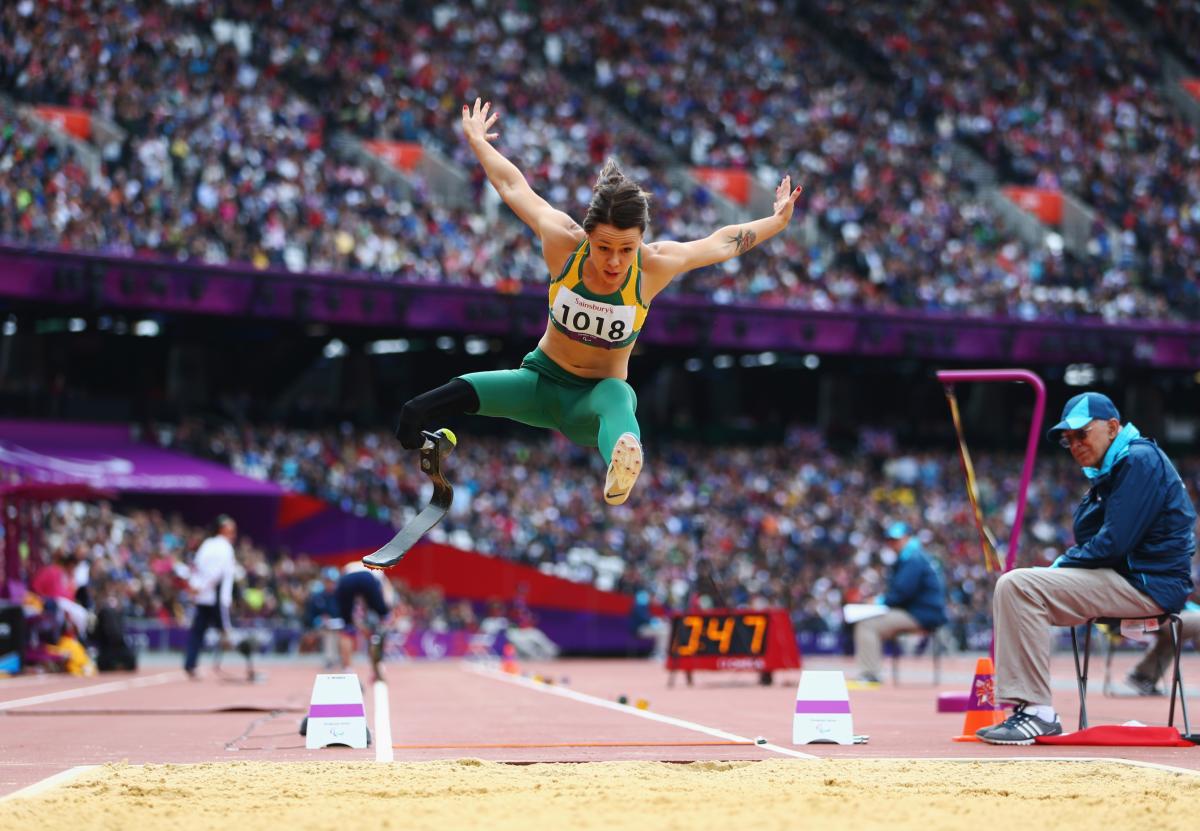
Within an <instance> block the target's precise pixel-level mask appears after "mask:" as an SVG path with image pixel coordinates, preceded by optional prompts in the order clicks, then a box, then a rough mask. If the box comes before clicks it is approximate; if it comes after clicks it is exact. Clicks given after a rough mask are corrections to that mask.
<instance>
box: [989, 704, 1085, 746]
mask: <svg viewBox="0 0 1200 831" xmlns="http://www.w3.org/2000/svg"><path fill="white" fill-rule="evenodd" d="M1062 731H1063V729H1062V722H1060V721H1059V720H1058V716H1055V717H1054V721H1046V720H1045V719H1043V718H1038V717H1037V716H1035V715H1034V714H1033V713H1030V712H1027V711H1026V709H1025V705H1024V704H1021V705H1018V706H1017V707H1015V708H1014V709H1013V711H1012V715H1011V716H1009V717H1008V718H1006V719H1005V720H1004V721H1002V722H1000V723H999V724H994V725H992V726H991V727H984V728H982V729H980V730H976V731H975V735H976V736H977V737H979V740H980V741H984V742H987V743H988V744H1033V740H1034V739H1036V738H1037V737H1038V736H1058V735H1061V734H1062Z"/></svg>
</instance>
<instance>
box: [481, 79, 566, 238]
mask: <svg viewBox="0 0 1200 831" xmlns="http://www.w3.org/2000/svg"><path fill="white" fill-rule="evenodd" d="M491 106H492V105H491V102H488V103H486V104H484V103H481V102H480V99H478V98H476V99H475V106H474V107H469V106H467V105H466V104H463V109H462V127H463V134H464V135H465V136H466V138H467V144H468V145H470V147H471V151H472V152H474V153H475V157H476V158H478V159H479V163H480V164H481V165H483V172H484V173H486V174H487V177H488V181H489V182H491V183H492V186H493V187H494V188H496V192H497V193H499V194H500V198H501V199H503V200H504V202H505V204H506V205H508V207H510V208H512V209H513V213H515V214H516V215H517V216H518V217H520V219H521V221H522V222H524V223H525V224H526V225H528V226H529V227H530V228H531V229H533V232H534V233H535V234H537V235H538V236H539V237H540V238H541V239H542V245H543V246H546V245H547V244H548V243H549V244H554V243H558V244H563V245H574V243H575V242H577V241H578V239H579V238H580V237H581V235H582V234H583V230H582V229H581V228H580V227H579V225H578V224H577V223H576V222H575V221H574V220H573V219H571V218H570V217H569V216H567V215H566V214H565V213H563V212H562V211H558V210H555V209H554V208H552V207H551V206H550V203H548V202H547V201H546V200H545V199H543V198H542V197H540V196H538V195H537V194H536V193H535V192H534V190H533V188H531V187H530V186H529V183H528V182H527V181H525V175H524V174H523V173H521V171H520V170H519V169H517V166H516V165H515V164H513V163H512V162H510V161H509V160H508V159H506V158H505V157H504V155H503V154H502V153H500V151H499V150H497V149H496V148H495V147H492V141H493V139H496V138H498V137H499V135H500V134H499V133H492V132H488V131H489V130H490V129H491V128H492V127H493V126H494V125H495V123H496V119H498V118H499V117H500V114H499V113H495V112H493V113H491V114H490V115H489V114H488V110H489V109H490V108H491ZM564 236H569V237H570V238H569V240H566V241H564V240H563V239H562V238H563V237H564ZM547 237H550V239H547Z"/></svg>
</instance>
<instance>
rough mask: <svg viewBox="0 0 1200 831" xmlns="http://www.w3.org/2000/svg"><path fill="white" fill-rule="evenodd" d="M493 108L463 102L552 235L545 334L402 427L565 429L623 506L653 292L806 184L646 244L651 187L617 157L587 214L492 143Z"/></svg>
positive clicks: (770, 222) (510, 195) (714, 259)
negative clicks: (563, 204) (633, 371)
mask: <svg viewBox="0 0 1200 831" xmlns="http://www.w3.org/2000/svg"><path fill="white" fill-rule="evenodd" d="M490 108H491V104H490V103H482V102H481V101H480V99H478V98H477V99H475V104H474V106H473V107H472V106H468V105H464V106H463V109H462V128H463V134H464V135H465V136H466V139H467V143H468V144H469V145H470V147H471V150H472V151H474V153H475V155H476V157H477V158H478V159H479V163H480V164H481V165H483V169H484V172H485V173H486V174H487V177H488V180H489V181H491V183H492V185H493V186H494V187H495V188H496V191H497V192H498V193H499V194H500V197H501V198H502V199H503V200H504V201H505V203H507V204H508V206H509V207H510V208H512V210H513V212H514V213H516V215H517V216H518V217H520V218H521V221H523V222H524V223H525V224H526V225H528V226H529V227H530V228H531V229H532V230H533V232H534V233H535V234H537V235H538V237H539V238H540V239H541V242H542V256H543V257H544V258H545V260H546V266H547V268H548V269H549V272H550V277H551V279H550V291H549V309H548V314H547V320H546V333H545V334H544V335H542V339H541V340H540V341H539V342H538V345H537V348H536V349H534V350H533V351H532V352H530V353H529V354H528V355H526V356H525V359H524V360H523V361H522V362H521V367H520V368H519V369H509V370H499V371H495V372H473V373H470V374H468V375H462V376H460V377H458V378H455V379H454V380H452V381H450V382H449V383H448V384H445V385H443V386H441V387H438V388H437V389H434V390H431V391H429V392H427V393H424V394H422V395H419V396H417V397H416V398H413V399H412V400H411V401H409V402H408V403H406V404H405V405H404V408H403V410H402V411H401V413H400V426H399V428H398V429H397V431H396V434H397V436H398V438H399V439H400V443H401V444H402V445H403V446H404V447H406V448H409V449H416V448H419V447H421V445H422V444H423V443H424V441H425V437H424V436H423V435H422V430H423V429H424V428H425V427H426V426H427V425H429V424H430V423H431V422H434V421H437V420H440V419H442V418H444V417H445V416H447V415H453V414H456V413H474V414H477V415H485V416H498V417H503V418H509V419H512V420H514V421H519V422H521V423H523V424H530V425H533V426H534V427H550V428H554V429H557V430H559V431H561V432H562V433H563V434H564V435H566V436H567V438H569V439H571V440H572V441H573V442H575V443H576V444H579V445H582V446H584V447H597V448H598V449H599V451H600V454H601V455H602V456H603V457H604V461H605V462H606V463H607V464H608V474H607V476H606V477H605V481H604V499H605V501H606V502H608V503H609V504H610V505H620V504H622V503H623V502H624V501H625V500H626V499H627V498H628V497H629V492H630V490H631V489H632V488H633V485H634V482H636V481H637V477H638V474H639V473H641V470H642V444H641V430H640V428H639V427H638V423H637V418H636V416H635V415H634V410H635V409H636V407H637V397H636V396H635V395H634V392H633V388H632V387H630V386H629V384H627V383H626V382H625V379H626V378H627V377H628V375H629V355H630V353H631V352H632V351H633V343H634V341H635V340H636V339H637V336H638V333H639V332H641V329H642V325H643V324H644V323H645V320H646V314H647V312H648V311H649V310H650V303H651V301H653V300H654V298H655V297H656V296H658V293H659V292H660V291H662V290H663V289H665V288H666V287H667V285H668V284H669V283H670V282H671V280H673V279H674V278H675V277H676V276H677V275H679V274H682V273H683V272H685V271H690V270H692V269H694V268H701V267H702V266H706V265H712V264H714V263H720V262H724V261H725V260H728V259H731V258H733V257H736V256H737V255H739V254H743V253H745V252H746V251H749V250H750V249H751V248H753V247H754V246H755V245H757V244H759V243H760V242H763V241H764V240H767V239H770V238H771V237H773V236H775V235H776V234H778V233H779V232H780V231H782V230H783V229H784V228H785V227H787V224H788V221H789V220H790V219H791V217H792V210H793V208H794V206H795V204H796V199H797V198H798V197H799V196H800V191H801V188H799V187H797V188H796V189H795V190H792V188H791V177H790V176H785V177H784V179H783V181H782V182H780V184H779V188H778V189H777V190H776V191H775V207H774V212H773V213H772V214H771V215H770V216H767V217H763V218H762V219H756V220H754V221H752V222H747V223H744V224H741V225H729V226H726V227H724V228H721V229H720V230H718V231H716V232H715V233H713V234H711V235H710V236H708V237H705V238H704V239H700V240H694V241H691V242H671V241H662V242H652V243H646V242H645V241H644V240H643V236H644V234H645V232H646V228H647V227H648V226H649V224H650V210H649V195H648V194H647V193H645V192H644V191H642V189H641V188H640V187H638V185H637V184H636V183H635V182H633V181H632V180H630V179H629V178H628V177H626V176H625V174H624V173H622V172H621V169H620V167H618V166H617V163H616V162H615V161H613V160H611V159H610V160H609V161H608V163H607V164H605V165H604V169H603V170H601V171H600V176H599V178H598V179H597V180H596V184H595V186H594V187H593V189H592V199H591V204H589V205H588V209H587V214H586V215H585V216H584V218H583V224H582V225H580V224H579V223H577V222H576V221H575V220H573V219H571V217H569V216H567V215H566V214H565V213H563V212H562V211H559V210H557V209H555V208H553V207H552V206H551V205H550V204H549V203H547V202H546V200H544V199H543V198H542V197H540V196H538V194H537V193H535V192H534V191H533V188H531V187H530V186H529V183H528V182H527V181H525V176H524V175H523V174H522V173H521V171H520V170H518V169H517V167H516V165H514V164H513V163H512V162H510V161H509V160H508V159H506V158H505V157H504V156H503V155H502V154H501V153H500V152H499V151H498V150H496V148H495V147H493V146H492V141H494V140H495V139H496V138H498V136H499V134H498V133H496V132H490V131H491V130H492V129H493V128H494V127H495V125H496V121H497V119H498V118H499V113H497V112H489V110H490Z"/></svg>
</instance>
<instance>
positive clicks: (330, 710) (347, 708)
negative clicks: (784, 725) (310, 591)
mask: <svg viewBox="0 0 1200 831" xmlns="http://www.w3.org/2000/svg"><path fill="white" fill-rule="evenodd" d="M846 712H849V710H847V711H846ZM366 714H367V712H366V710H364V709H363V705H361V704H311V705H309V708H308V717H309V718H347V717H353V716H365V715H366Z"/></svg>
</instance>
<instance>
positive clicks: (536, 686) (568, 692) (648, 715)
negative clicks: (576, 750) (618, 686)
mask: <svg viewBox="0 0 1200 831" xmlns="http://www.w3.org/2000/svg"><path fill="white" fill-rule="evenodd" d="M463 669H465V670H467V671H469V672H474V673H476V674H477V675H482V676H483V677H485V678H491V679H492V680H493V681H505V682H507V683H509V684H516V685H517V686H519V687H525V688H526V689H530V690H535V691H537V692H540V693H546V694H548V695H557V696H560V697H562V698H569V699H571V700H572V701H579V702H581V703H583V704H591V705H593V706H595V707H603V708H604V709H606V710H615V711H617V712H618V713H624V714H625V715H627V716H637V717H638V718H644V719H649V720H650V721H657V722H660V723H662V724H670V725H673V726H675V727H682V728H683V729H684V730H692V731H694V732H696V733H704V734H706V735H709V736H715V737H716V738H718V739H725V740H726V741H731V742H746V743H747V744H749V745H750V746H751V747H754V748H757V749H759V750H768V751H770V752H772V753H779V754H781V755H783V756H791V757H793V758H796V759H820V757H819V756H813V755H812V754H810V753H801V752H800V751H798V750H792V749H791V748H790V747H780V746H779V745H776V744H755V743H754V739H748V738H746V737H745V736H739V735H737V734H736V733H728V732H726V731H724V730H718V729H717V728H715V727H707V726H705V725H703V724H697V723H696V722H694V721H684V720H683V719H681V718H674V717H673V716H664V715H659V714H658V713H652V712H650V711H649V710H639V709H637V708H636V707H630V706H629V705H628V704H617V703H616V702H614V701H607V700H605V699H603V698H598V697H596V696H594V695H588V694H587V693H581V692H577V691H575V690H572V689H568V688H566V687H558V686H553V685H550V684H542V683H539V682H537V681H532V680H530V679H528V678H522V677H521V676H519V675H512V674H510V673H506V672H498V671H496V670H494V669H488V668H486V667H477V666H473V665H471V664H463Z"/></svg>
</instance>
